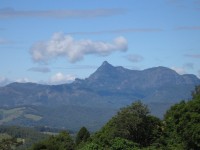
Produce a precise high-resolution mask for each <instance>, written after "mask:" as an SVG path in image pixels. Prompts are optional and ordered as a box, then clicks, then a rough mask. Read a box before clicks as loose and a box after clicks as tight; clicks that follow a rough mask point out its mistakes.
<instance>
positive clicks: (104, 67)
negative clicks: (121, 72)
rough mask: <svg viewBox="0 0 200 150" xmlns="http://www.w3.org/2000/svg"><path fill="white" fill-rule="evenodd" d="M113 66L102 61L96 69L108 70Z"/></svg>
mask: <svg viewBox="0 0 200 150" xmlns="http://www.w3.org/2000/svg"><path fill="white" fill-rule="evenodd" d="M113 68H114V67H113V66H112V65H111V64H109V63H108V62H107V61H104V62H103V63H102V65H101V66H100V67H99V68H98V69H97V71H108V70H110V69H113Z"/></svg>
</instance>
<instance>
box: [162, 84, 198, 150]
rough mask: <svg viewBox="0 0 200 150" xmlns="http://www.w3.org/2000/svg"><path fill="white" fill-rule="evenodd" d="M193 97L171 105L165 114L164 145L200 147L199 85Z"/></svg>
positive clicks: (181, 147)
mask: <svg viewBox="0 0 200 150" xmlns="http://www.w3.org/2000/svg"><path fill="white" fill-rule="evenodd" d="M192 95H193V99H192V100H191V101H188V102H184V101H182V102H180V103H179V104H176V105H174V106H172V107H171V109H170V110H169V111H167V113H166V115H165V119H164V121H165V133H166V137H165V138H166V145H167V146H168V147H169V146H170V147H172V149H173V147H179V148H180V149H194V150H196V149H200V86H199V87H196V89H195V91H194V92H193V94H192Z"/></svg>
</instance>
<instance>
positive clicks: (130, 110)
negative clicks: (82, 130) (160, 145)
mask: <svg viewBox="0 0 200 150" xmlns="http://www.w3.org/2000/svg"><path fill="white" fill-rule="evenodd" d="M161 127H162V123H161V121H160V120H159V119H158V118H156V117H153V116H151V115H149V110H148V108H147V106H146V105H144V104H142V103H141V102H140V101H137V102H135V103H133V104H132V105H130V106H127V107H125V108H122V109H121V110H120V111H119V112H118V114H117V115H116V116H114V117H113V118H112V119H111V120H110V121H109V122H108V123H107V124H106V125H105V126H104V127H103V128H102V129H101V130H100V132H98V133H96V135H95V136H94V138H93V141H94V142H95V143H97V144H98V145H101V146H102V147H111V146H112V143H111V141H112V140H113V139H115V138H116V137H118V138H122V139H126V140H129V141H132V142H133V143H137V144H138V145H139V146H140V147H147V146H149V145H151V144H153V143H154V142H155V141H156V140H157V139H158V138H159V137H160V136H161V134H162V130H161Z"/></svg>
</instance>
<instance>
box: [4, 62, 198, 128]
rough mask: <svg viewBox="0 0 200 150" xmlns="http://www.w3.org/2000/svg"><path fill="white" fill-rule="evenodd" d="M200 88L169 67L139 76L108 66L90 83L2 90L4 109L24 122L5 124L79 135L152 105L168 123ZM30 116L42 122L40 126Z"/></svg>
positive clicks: (193, 78)
mask: <svg viewBox="0 0 200 150" xmlns="http://www.w3.org/2000/svg"><path fill="white" fill-rule="evenodd" d="M199 84H200V79H198V78H197V77H196V76H195V75H191V74H185V75H179V74H177V73H176V72H175V71H173V70H171V69H169V68H166V67H155V68H149V69H146V70H141V71H138V70H129V69H126V68H123V67H114V66H112V65H111V64H109V63H108V62H106V61H105V62H103V64H102V65H101V66H100V67H99V68H98V69H97V70H96V71H95V72H94V73H93V74H91V75H90V76H89V77H88V78H86V79H76V80H75V81H74V82H73V83H70V84H62V85H41V84H35V83H11V84H9V85H7V86H5V87H1V88H0V107H2V108H6V109H10V108H11V107H12V108H13V107H18V108H20V113H19V114H20V115H19V116H18V117H14V118H13V119H10V120H9V121H6V120H5V118H3V117H2V118H1V119H2V120H3V119H4V121H2V120H1V124H15V123H16V124H20V125H21V124H22V125H27V124H28V125H37V124H39V125H48V126H54V127H67V128H73V129H78V128H79V127H81V126H87V127H89V128H91V129H93V130H96V129H97V128H99V127H101V126H102V125H103V124H104V123H105V122H106V121H107V120H108V119H109V118H110V117H111V116H113V115H114V113H115V112H116V111H117V110H118V109H119V108H120V107H124V106H126V105H128V104H131V103H132V102H134V101H136V100H141V101H142V102H144V103H146V104H148V105H149V106H150V108H151V111H152V113H153V114H155V115H157V116H159V117H162V115H163V114H164V113H165V111H166V110H167V109H168V108H169V106H171V105H172V104H174V103H177V102H179V101H180V100H183V99H185V100H187V99H189V98H190V96H191V92H192V90H193V89H194V87H195V86H196V85H199ZM22 108H23V109H22ZM27 114H29V117H27ZM50 114H51V115H50ZM30 115H32V117H33V116H39V117H40V119H38V120H34V119H33V118H31V117H30ZM63 116H64V117H63ZM56 123H57V124H56Z"/></svg>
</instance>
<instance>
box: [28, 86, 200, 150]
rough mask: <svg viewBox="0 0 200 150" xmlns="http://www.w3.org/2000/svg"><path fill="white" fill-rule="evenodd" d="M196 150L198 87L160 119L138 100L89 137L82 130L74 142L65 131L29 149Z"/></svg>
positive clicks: (199, 124)
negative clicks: (190, 98) (187, 98)
mask: <svg viewBox="0 0 200 150" xmlns="http://www.w3.org/2000/svg"><path fill="white" fill-rule="evenodd" d="M41 149H43V150H123V149H125V150H139V149H140V150H141V149H142V150H155V149H158V150H174V149H178V150H179V149H180V150H198V149H200V86H198V87H196V89H195V91H194V92H193V93H192V100H189V101H181V102H180V103H178V104H175V105H174V106H172V107H171V108H170V109H169V110H168V111H167V113H166V114H165V117H164V119H163V120H160V119H158V118H156V117H154V116H152V115H150V113H149V110H148V107H147V106H146V105H144V104H143V103H141V102H140V101H137V102H134V103H133V104H131V105H130V106H127V107H125V108H122V109H121V110H120V111H119V112H118V114H116V115H115V116H114V117H113V118H112V119H111V120H110V121H109V122H108V123H107V124H106V125H105V126H104V127H103V128H102V129H101V130H100V131H98V132H96V133H95V134H93V135H92V136H90V133H89V131H88V130H87V129H86V128H85V127H83V128H81V129H80V130H79V132H78V134H77V135H76V138H75V141H74V140H73V139H72V137H71V135H70V134H69V133H67V132H65V131H63V132H61V133H60V134H58V135H55V136H51V137H49V138H48V139H46V140H43V141H40V142H39V143H36V144H34V145H33V146H32V148H31V150H41Z"/></svg>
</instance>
